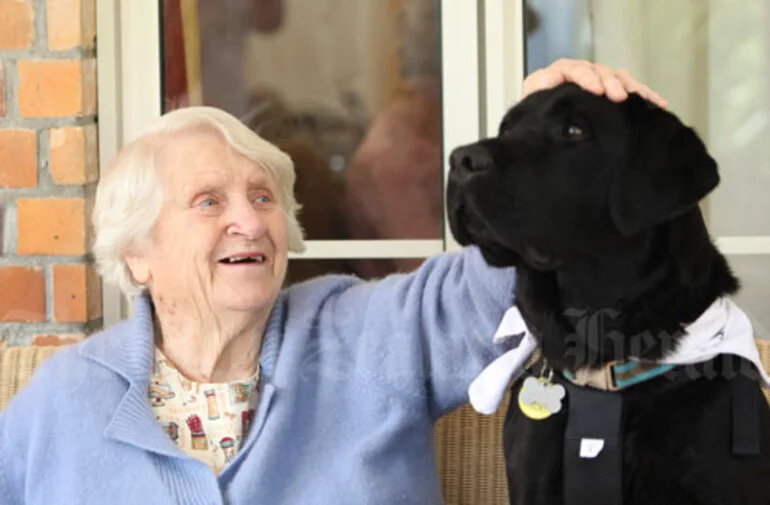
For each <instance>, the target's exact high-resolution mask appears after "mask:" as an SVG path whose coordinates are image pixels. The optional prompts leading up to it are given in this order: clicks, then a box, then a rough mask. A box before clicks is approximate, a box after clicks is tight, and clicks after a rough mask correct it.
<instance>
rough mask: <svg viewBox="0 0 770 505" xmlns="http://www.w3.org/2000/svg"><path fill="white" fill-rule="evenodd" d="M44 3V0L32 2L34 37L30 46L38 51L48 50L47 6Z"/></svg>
mask: <svg viewBox="0 0 770 505" xmlns="http://www.w3.org/2000/svg"><path fill="white" fill-rule="evenodd" d="M46 4H47V2H46V0H34V2H33V4H32V8H33V9H35V10H34V13H35V14H34V15H35V20H34V23H35V25H34V29H35V37H34V42H33V43H32V48H33V50H34V51H37V52H40V53H44V52H47V51H48V13H47V10H48V6H47V5H46Z"/></svg>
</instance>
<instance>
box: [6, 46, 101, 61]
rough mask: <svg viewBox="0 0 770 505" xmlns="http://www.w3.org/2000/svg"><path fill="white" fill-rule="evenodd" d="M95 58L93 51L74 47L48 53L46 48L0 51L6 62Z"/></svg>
mask: <svg viewBox="0 0 770 505" xmlns="http://www.w3.org/2000/svg"><path fill="white" fill-rule="evenodd" d="M93 58H96V51H95V50H94V49H84V48H82V47H76V48H72V49H66V50H64V51H49V50H48V47H45V48H43V49H42V50H39V49H22V50H18V49H0V59H8V60H34V61H40V60H89V59H93Z"/></svg>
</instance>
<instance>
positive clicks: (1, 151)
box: [0, 129, 37, 188]
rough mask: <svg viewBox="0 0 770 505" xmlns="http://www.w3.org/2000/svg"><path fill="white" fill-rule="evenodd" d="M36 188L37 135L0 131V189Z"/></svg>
mask: <svg viewBox="0 0 770 505" xmlns="http://www.w3.org/2000/svg"><path fill="white" fill-rule="evenodd" d="M36 186H37V133H35V131H34V130H10V129H9V130H0V188H31V187H36Z"/></svg>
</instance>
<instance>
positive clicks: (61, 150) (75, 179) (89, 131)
mask: <svg viewBox="0 0 770 505" xmlns="http://www.w3.org/2000/svg"><path fill="white" fill-rule="evenodd" d="M50 145H51V158H50V159H51V176H52V177H53V180H54V182H55V183H56V184H76V185H77V184H86V183H89V182H94V181H96V180H97V178H98V177H99V173H98V161H97V135H96V125H89V126H85V127H83V126H73V127H68V128H55V129H53V130H51V142H50Z"/></svg>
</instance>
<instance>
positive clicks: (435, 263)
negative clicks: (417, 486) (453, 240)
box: [333, 247, 515, 419]
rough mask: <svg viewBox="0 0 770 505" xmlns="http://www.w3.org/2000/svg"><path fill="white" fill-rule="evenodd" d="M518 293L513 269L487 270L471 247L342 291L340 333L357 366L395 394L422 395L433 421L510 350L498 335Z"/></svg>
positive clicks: (337, 317) (464, 398)
mask: <svg viewBox="0 0 770 505" xmlns="http://www.w3.org/2000/svg"><path fill="white" fill-rule="evenodd" d="M514 287H515V270H514V269H513V268H512V267H511V268H493V267H490V266H488V265H487V263H486V262H485V261H484V259H483V257H482V255H481V252H480V251H479V249H478V248H476V247H468V248H465V249H464V250H462V251H460V252H457V253H445V254H441V255H439V256H437V257H434V258H430V259H428V260H426V261H425V262H424V263H423V265H422V266H421V267H420V268H418V269H417V270H416V271H414V272H412V273H410V274H403V275H391V276H389V277H386V278H384V279H382V280H379V281H372V282H365V283H358V284H354V285H353V286H352V287H350V288H348V289H345V290H344V291H343V292H342V293H341V294H339V296H338V297H337V299H336V303H335V304H334V311H333V312H334V318H335V322H334V326H335V328H336V331H335V333H338V334H342V335H346V337H345V338H346V339H349V340H350V341H352V342H353V343H352V344H350V347H351V348H353V349H355V352H356V353H358V355H357V356H355V359H354V361H355V362H356V363H357V365H356V366H359V367H362V368H363V371H364V372H365V373H366V374H367V375H368V376H369V377H372V378H374V379H373V380H376V381H378V382H379V383H380V384H384V385H385V386H386V387H389V388H390V390H391V391H392V392H393V395H398V396H400V397H404V396H407V397H408V396H410V395H422V396H423V397H424V399H425V401H426V405H427V407H428V408H429V410H430V415H431V416H432V417H433V418H434V419H436V418H438V417H439V416H441V415H444V414H446V413H448V412H450V411H451V410H453V409H455V408H457V407H458V406H460V405H462V404H463V403H465V402H467V401H468V394H467V391H468V387H469V385H470V383H471V382H472V380H473V379H474V378H475V377H476V376H477V375H478V374H479V373H480V372H481V370H483V368H484V367H486V366H487V365H488V364H489V363H490V362H491V361H493V360H494V359H495V358H496V357H498V356H500V355H501V354H502V353H504V352H505V351H506V350H507V348H506V347H505V346H503V345H496V344H493V336H494V333H495V330H496V329H497V327H498V325H499V323H500V321H501V319H502V317H503V315H504V313H505V311H506V310H507V309H508V308H509V307H510V306H511V305H512V304H513V300H514Z"/></svg>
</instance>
